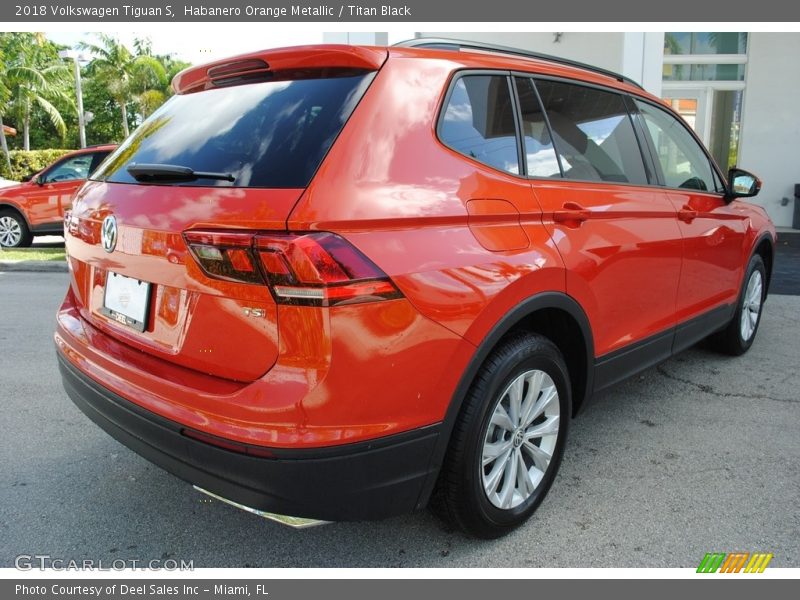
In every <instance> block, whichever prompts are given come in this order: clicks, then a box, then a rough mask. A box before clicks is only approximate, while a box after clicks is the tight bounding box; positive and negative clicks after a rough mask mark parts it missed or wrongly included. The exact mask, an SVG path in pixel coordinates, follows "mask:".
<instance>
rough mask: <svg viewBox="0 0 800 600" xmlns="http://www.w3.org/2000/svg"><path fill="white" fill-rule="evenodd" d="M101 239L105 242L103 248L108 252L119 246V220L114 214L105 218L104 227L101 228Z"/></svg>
mask: <svg viewBox="0 0 800 600" xmlns="http://www.w3.org/2000/svg"><path fill="white" fill-rule="evenodd" d="M100 241H101V242H102V244H103V250H105V251H106V252H113V251H114V248H116V246H117V220H116V219H115V218H114V215H108V216H107V217H106V218H105V219H103V227H102V228H101V230H100Z"/></svg>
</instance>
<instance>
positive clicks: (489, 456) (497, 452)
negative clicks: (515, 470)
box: [483, 440, 512, 466]
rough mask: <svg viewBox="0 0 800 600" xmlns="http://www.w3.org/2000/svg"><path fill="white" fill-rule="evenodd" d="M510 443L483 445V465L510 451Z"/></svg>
mask: <svg viewBox="0 0 800 600" xmlns="http://www.w3.org/2000/svg"><path fill="white" fill-rule="evenodd" d="M511 446H512V444H511V441H510V440H509V441H504V442H494V443H492V444H484V445H483V465H484V466H486V465H488V464H489V463H491V462H492V461H494V460H496V459H497V457H498V456H503V455H504V454H506V453H508V451H509V450H511Z"/></svg>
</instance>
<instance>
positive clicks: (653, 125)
mask: <svg viewBox="0 0 800 600" xmlns="http://www.w3.org/2000/svg"><path fill="white" fill-rule="evenodd" d="M636 105H637V106H638V108H639V111H640V112H641V114H642V118H643V119H644V122H645V125H646V128H647V132H648V133H649V134H650V138H651V140H652V142H653V146H654V147H655V150H656V155H657V158H658V163H659V166H660V167H661V171H662V176H663V179H664V183H665V185H667V186H668V187H673V188H687V189H694V190H703V191H714V190H716V189H717V188H716V185H717V184H716V183H715V177H714V174H713V170H712V169H711V163H710V162H709V160H708V156H706V153H705V152H703V149H702V148H701V147H700V145H699V144H698V143H697V141H696V140H695V139H694V137H693V136H692V134H690V133H689V131H688V130H687V129H686V127H685V126H684V125H683V124H682V123H681V122H680V121H679V120H678V119H676V118H675V117H674V116H672V115H671V114H669V113H668V112H667V111H665V110H661V109H660V108H656V107H655V106H653V105H652V104H649V103H647V102H640V101H638V100H636Z"/></svg>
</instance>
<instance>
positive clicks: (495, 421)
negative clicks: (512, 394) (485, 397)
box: [491, 404, 514, 431]
mask: <svg viewBox="0 0 800 600" xmlns="http://www.w3.org/2000/svg"><path fill="white" fill-rule="evenodd" d="M491 425H497V426H498V427H500V428H502V429H505V430H506V431H514V423H512V422H511V417H509V416H508V413H507V412H506V409H505V408H503V405H502V404H498V405H497V409H495V411H494V414H492V420H491Z"/></svg>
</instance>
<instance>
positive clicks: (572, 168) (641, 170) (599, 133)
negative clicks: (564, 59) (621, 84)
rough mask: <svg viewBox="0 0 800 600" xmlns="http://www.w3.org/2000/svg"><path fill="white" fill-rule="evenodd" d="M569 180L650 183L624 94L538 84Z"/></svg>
mask: <svg viewBox="0 0 800 600" xmlns="http://www.w3.org/2000/svg"><path fill="white" fill-rule="evenodd" d="M536 88H537V89H538V91H539V96H540V97H541V99H542V104H543V106H544V110H545V112H546V113H547V117H548V119H549V121H550V126H551V129H552V134H553V138H554V141H555V147H556V150H557V152H558V155H559V158H560V160H561V167H562V169H563V172H564V177H565V178H567V179H579V180H584V181H608V182H614V183H633V184H639V185H645V184H647V183H648V180H647V173H646V171H645V167H644V161H643V159H642V154H641V150H640V148H639V144H638V142H637V140H636V136H635V134H634V130H633V123H632V121H631V118H630V115H629V114H628V111H627V109H626V107H625V101H624V99H623V97H622V96H621V95H620V94H617V93H614V92H607V91H604V90H600V89H597V88H592V87H587V86H583V85H574V84H571V83H564V82H561V81H550V80H537V81H536Z"/></svg>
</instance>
